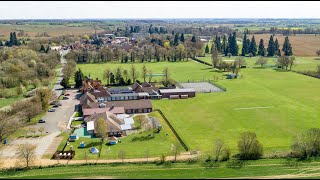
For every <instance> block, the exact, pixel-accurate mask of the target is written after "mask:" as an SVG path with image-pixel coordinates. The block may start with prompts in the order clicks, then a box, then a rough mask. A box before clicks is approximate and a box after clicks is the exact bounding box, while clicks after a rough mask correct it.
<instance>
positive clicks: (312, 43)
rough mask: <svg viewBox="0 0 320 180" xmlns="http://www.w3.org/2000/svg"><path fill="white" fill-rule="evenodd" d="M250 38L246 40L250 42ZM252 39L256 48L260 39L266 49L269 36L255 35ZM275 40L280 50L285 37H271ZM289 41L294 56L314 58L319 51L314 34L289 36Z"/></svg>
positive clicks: (317, 38)
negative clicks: (255, 43)
mask: <svg viewBox="0 0 320 180" xmlns="http://www.w3.org/2000/svg"><path fill="white" fill-rule="evenodd" d="M251 37H252V36H251V35H248V38H250V40H251ZM254 37H255V39H256V42H257V46H258V45H259V41H260V39H261V38H262V39H263V41H264V47H265V48H267V47H268V42H269V39H270V34H255V35H254ZM276 38H278V41H279V45H280V50H281V49H282V45H283V42H284V38H285V36H283V35H281V34H276V36H274V37H273V40H275V39H276ZM289 40H290V43H291V46H292V51H293V55H295V56H315V55H316V51H317V50H319V46H320V36H319V35H317V36H315V35H314V34H298V35H296V36H289ZM281 53H282V52H281Z"/></svg>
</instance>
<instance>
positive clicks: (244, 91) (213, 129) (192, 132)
mask: <svg viewBox="0 0 320 180" xmlns="http://www.w3.org/2000/svg"><path fill="white" fill-rule="evenodd" d="M241 73H242V74H243V78H241V79H237V80H220V81H219V82H218V83H219V84H221V85H223V86H224V87H226V88H227V92H223V93H212V94H200V93H198V94H197V95H196V98H191V99H187V100H179V101H171V100H161V101H153V105H154V108H159V109H161V110H162V111H163V113H164V114H165V115H166V116H167V118H168V119H169V121H171V123H172V125H173V126H174V127H178V128H177V132H178V133H179V134H180V135H181V136H182V137H183V139H184V140H185V141H186V143H187V144H188V145H189V146H190V147H191V149H193V150H202V151H210V150H211V148H212V145H213V143H214V140H215V139H217V138H221V139H224V140H225V142H226V143H227V144H228V145H229V146H230V148H231V149H233V151H235V150H236V149H237V140H238V137H239V133H240V132H242V131H254V132H256V133H257V136H258V139H259V140H260V141H261V143H262V144H263V145H264V148H265V151H266V152H268V153H271V152H273V151H278V150H281V151H282V150H289V149H290V145H291V143H292V139H293V137H294V136H295V135H296V134H297V133H299V132H301V131H302V130H306V129H308V128H312V127H319V126H320V122H319V118H320V107H319V106H317V104H318V103H319V101H320V97H319V96H313V95H316V94H317V89H319V88H320V83H319V79H316V78H312V77H308V76H304V75H300V74H297V73H294V72H284V71H277V70H273V69H271V68H266V69H261V68H247V69H245V70H242V71H241ZM255 107H258V108H259V107H266V108H265V109H258V108H257V109H256V108H255ZM236 108H251V109H239V110H238V109H236ZM195 137H196V138H195Z"/></svg>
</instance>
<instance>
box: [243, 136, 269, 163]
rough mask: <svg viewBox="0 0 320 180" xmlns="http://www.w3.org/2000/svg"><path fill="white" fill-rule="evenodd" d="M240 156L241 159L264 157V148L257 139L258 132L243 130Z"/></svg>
mask: <svg viewBox="0 0 320 180" xmlns="http://www.w3.org/2000/svg"><path fill="white" fill-rule="evenodd" d="M238 148H239V158H240V159H241V160H256V159H259V158H261V157H262V154H263V148H262V145H261V144H260V142H259V141H258V140H257V135H256V133H253V132H243V133H241V135H240V140H239V141H238Z"/></svg>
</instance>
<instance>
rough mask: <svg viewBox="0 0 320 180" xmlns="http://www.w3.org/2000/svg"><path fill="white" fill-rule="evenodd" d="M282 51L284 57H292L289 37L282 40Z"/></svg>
mask: <svg viewBox="0 0 320 180" xmlns="http://www.w3.org/2000/svg"><path fill="white" fill-rule="evenodd" d="M282 51H283V53H284V55H285V56H292V54H293V53H292V47H291V44H290V41H289V37H288V36H286V37H285V39H284V43H283V47H282Z"/></svg>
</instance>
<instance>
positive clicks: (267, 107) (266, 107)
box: [234, 106, 273, 110]
mask: <svg viewBox="0 0 320 180" xmlns="http://www.w3.org/2000/svg"><path fill="white" fill-rule="evenodd" d="M269 108H273V106H265V107H249V108H234V110H243V109H269Z"/></svg>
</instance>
